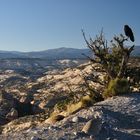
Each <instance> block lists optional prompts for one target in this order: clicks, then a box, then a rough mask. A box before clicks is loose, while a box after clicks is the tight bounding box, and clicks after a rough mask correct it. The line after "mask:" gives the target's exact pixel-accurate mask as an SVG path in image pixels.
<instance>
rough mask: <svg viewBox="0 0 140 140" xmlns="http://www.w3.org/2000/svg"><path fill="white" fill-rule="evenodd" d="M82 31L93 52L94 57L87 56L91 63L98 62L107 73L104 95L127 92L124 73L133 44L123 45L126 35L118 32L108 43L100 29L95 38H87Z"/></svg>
mask: <svg viewBox="0 0 140 140" xmlns="http://www.w3.org/2000/svg"><path fill="white" fill-rule="evenodd" d="M82 33H83V37H84V40H85V42H86V44H87V47H88V48H89V49H90V50H91V51H92V52H93V54H94V57H88V58H89V59H90V60H91V61H92V62H93V63H99V64H100V65H101V66H102V68H103V69H104V70H105V71H106V73H107V76H108V82H107V83H108V85H107V88H106V89H105V94H104V95H105V96H106V97H108V96H114V95H118V94H122V93H125V92H129V86H128V81H127V79H126V78H127V77H126V74H125V73H126V70H127V63H128V61H129V58H130V54H131V52H132V51H133V49H134V45H132V46H131V47H128V46H126V45H125V42H127V41H129V40H128V39H129V38H128V36H127V37H126V36H124V35H122V34H120V35H119V36H115V37H114V38H113V40H112V41H110V43H108V42H107V40H106V39H105V37H104V34H103V31H101V33H100V34H99V35H97V36H96V38H95V39H92V38H89V40H87V38H86V36H85V33H84V31H82ZM133 38H134V37H133ZM121 89H122V90H121ZM106 97H105V98H106Z"/></svg>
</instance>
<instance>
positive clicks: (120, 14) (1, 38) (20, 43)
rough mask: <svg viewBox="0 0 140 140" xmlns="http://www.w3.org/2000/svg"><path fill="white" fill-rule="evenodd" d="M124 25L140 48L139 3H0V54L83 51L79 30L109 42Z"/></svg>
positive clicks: (20, 0)
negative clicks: (101, 37)
mask: <svg viewBox="0 0 140 140" xmlns="http://www.w3.org/2000/svg"><path fill="white" fill-rule="evenodd" d="M124 24H128V25H130V27H131V28H132V29H133V32H134V34H135V39H136V42H135V43H136V44H137V45H140V0H0V50H16V51H38V50H46V49H51V48H59V47H72V48H85V42H84V39H83V36H82V33H81V29H84V30H85V32H86V34H87V36H89V35H90V36H93V37H94V36H95V35H96V34H98V33H99V31H100V30H101V28H102V27H103V28H104V32H105V35H106V38H107V39H108V40H111V37H112V36H113V35H114V34H120V33H123V26H124Z"/></svg>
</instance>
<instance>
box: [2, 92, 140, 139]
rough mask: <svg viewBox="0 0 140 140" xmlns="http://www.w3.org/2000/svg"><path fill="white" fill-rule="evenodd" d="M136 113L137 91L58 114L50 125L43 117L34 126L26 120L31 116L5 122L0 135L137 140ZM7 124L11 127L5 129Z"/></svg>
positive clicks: (139, 131) (139, 108) (139, 107)
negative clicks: (66, 114) (71, 113)
mask: <svg viewBox="0 0 140 140" xmlns="http://www.w3.org/2000/svg"><path fill="white" fill-rule="evenodd" d="M139 116H140V93H133V94H128V95H123V96H116V97H112V98H109V99H107V100H105V101H102V102H98V103H96V104H95V105H94V106H92V107H89V108H85V109H82V110H80V111H78V112H77V113H76V114H73V115H70V116H68V117H65V118H63V119H61V118H62V117H61V116H58V118H60V119H58V120H57V121H56V122H55V123H53V124H48V123H45V120H44V121H42V122H40V123H38V125H36V126H35V125H33V123H29V122H31V119H29V120H30V121H29V120H26V123H25V125H23V123H21V125H20V124H18V122H15V123H11V124H8V126H5V127H4V129H3V131H2V133H3V134H2V135H1V136H0V138H1V139H3V138H5V139H7V140H10V139H11V138H12V139H13V140H17V139H19V138H20V139H23V140H24V139H27V140H30V139H31V138H39V139H45V140H48V139H76V140H81V139H85V140H91V139H95V140H109V139H113V140H114V139H116V140H125V139H126V140H139V139H140V125H139V124H140V119H139ZM20 122H21V121H20ZM17 124H18V125H17ZM29 124H30V125H29ZM14 126H15V127H14ZM25 126H26V127H25ZM10 127H11V128H13V129H11V130H10V129H8V128H10ZM17 128H18V129H19V130H17ZM22 128H23V129H22ZM17 131H18V133H17ZM7 133H8V135H7ZM9 138H10V139H9Z"/></svg>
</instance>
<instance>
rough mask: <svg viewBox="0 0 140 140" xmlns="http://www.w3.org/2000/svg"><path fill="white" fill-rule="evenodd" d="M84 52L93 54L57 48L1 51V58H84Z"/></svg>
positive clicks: (139, 53)
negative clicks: (31, 50) (34, 50)
mask: <svg viewBox="0 0 140 140" xmlns="http://www.w3.org/2000/svg"><path fill="white" fill-rule="evenodd" d="M83 54H85V55H87V56H91V54H92V53H91V51H90V50H89V49H76V48H57V49H49V50H45V51H38V52H17V51H0V59H4V58H43V59H44V58H45V59H79V58H80V59H84V58H86V57H85V56H84V55H83ZM132 55H133V56H140V46H136V47H135V49H134V51H133V53H132Z"/></svg>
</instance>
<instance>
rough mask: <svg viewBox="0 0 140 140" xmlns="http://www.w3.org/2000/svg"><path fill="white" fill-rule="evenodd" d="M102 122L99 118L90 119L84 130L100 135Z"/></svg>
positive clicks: (90, 133) (87, 132)
mask: <svg viewBox="0 0 140 140" xmlns="http://www.w3.org/2000/svg"><path fill="white" fill-rule="evenodd" d="M101 127H102V122H101V120H100V119H99V118H94V119H91V120H89V121H88V122H87V123H86V125H85V126H84V127H83V129H82V131H83V132H85V133H86V134H89V135H94V136H95V135H98V134H99V132H100V131H101Z"/></svg>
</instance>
